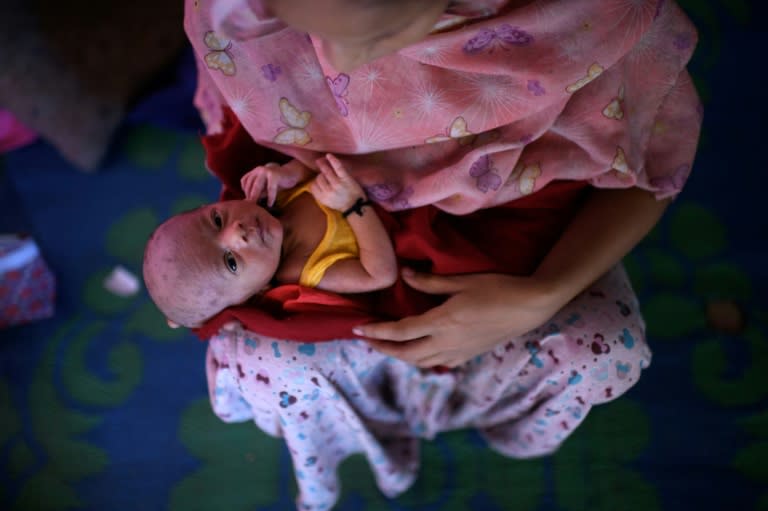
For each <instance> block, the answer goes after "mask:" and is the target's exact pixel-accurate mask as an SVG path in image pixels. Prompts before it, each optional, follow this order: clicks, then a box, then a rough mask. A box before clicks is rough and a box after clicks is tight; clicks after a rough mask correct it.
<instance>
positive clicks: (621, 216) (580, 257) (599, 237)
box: [534, 188, 669, 305]
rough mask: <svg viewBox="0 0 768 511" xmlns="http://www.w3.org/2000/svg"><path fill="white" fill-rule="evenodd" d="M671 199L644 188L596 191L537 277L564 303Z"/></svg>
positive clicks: (608, 264)
mask: <svg viewBox="0 0 768 511" xmlns="http://www.w3.org/2000/svg"><path fill="white" fill-rule="evenodd" d="M668 204H669V201H668V200H664V201H657V200H656V199H655V198H654V197H653V195H651V193H650V192H647V191H645V190H642V189H640V188H628V189H594V190H592V192H591V194H590V196H589V197H588V198H587V200H586V202H585V204H584V206H583V207H582V208H581V210H580V211H579V212H578V213H577V214H576V216H575V218H574V219H573V221H572V222H571V223H570V224H569V225H568V227H567V228H566V230H565V232H564V233H563V235H562V236H561V237H560V239H559V240H558V242H557V243H556V244H555V246H554V247H553V248H552V250H550V252H549V253H548V254H547V256H546V257H545V258H544V261H542V263H541V264H540V265H539V267H538V268H537V269H536V271H535V272H534V278H536V279H537V280H539V281H540V282H541V283H542V284H543V285H544V286H545V288H546V289H548V290H549V292H550V293H551V296H552V298H553V299H555V300H557V301H559V302H561V303H562V305H565V304H566V303H568V302H569V301H570V300H571V299H573V298H574V297H575V296H576V295H577V294H579V293H580V292H581V291H583V290H584V289H586V288H587V286H589V285H590V284H591V283H592V282H594V281H595V280H597V279H598V278H599V277H601V276H602V275H603V274H605V273H606V272H607V271H608V270H609V269H610V268H612V267H613V266H614V265H615V264H616V263H618V262H619V261H620V260H621V259H622V258H623V257H624V256H625V255H626V254H627V253H629V251H630V250H632V249H633V248H634V247H635V245H637V243H639V242H640V240H642V239H643V238H644V237H645V236H646V235H647V234H648V232H650V230H651V229H652V228H653V226H654V225H656V223H657V222H658V221H659V219H660V218H661V215H662V214H663V213H664V210H665V209H666V207H667V205H668Z"/></svg>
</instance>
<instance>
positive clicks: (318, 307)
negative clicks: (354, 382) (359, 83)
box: [195, 112, 588, 342]
mask: <svg viewBox="0 0 768 511" xmlns="http://www.w3.org/2000/svg"><path fill="white" fill-rule="evenodd" d="M203 145H204V146H205V149H206V153H207V164H208V167H209V168H210V170H211V171H212V172H213V173H214V174H215V175H216V176H218V177H219V178H220V179H221V181H222V184H223V187H222V193H221V199H222V200H230V199H241V198H244V195H243V191H242V189H241V188H240V178H241V176H242V175H243V174H245V173H246V172H248V171H249V170H251V169H252V168H253V167H255V166H257V165H262V164H264V163H267V162H270V161H276V162H285V161H286V160H287V157H286V156H285V155H282V154H280V153H276V152H274V151H272V150H270V149H267V148H264V147H261V146H259V145H258V144H256V143H255V142H253V140H252V139H251V137H250V136H249V135H248V133H247V132H246V131H245V130H244V129H243V128H242V127H241V126H240V123H239V122H238V121H237V118H236V117H235V116H234V115H232V114H231V112H228V113H227V123H226V129H225V131H224V132H223V133H222V134H220V135H215V136H207V137H203ZM587 192H588V185H587V184H586V183H584V182H580V181H556V182H553V183H550V184H549V185H548V186H546V187H545V188H544V189H542V190H540V191H538V192H536V193H535V194H533V195H530V196H528V197H524V198H521V199H517V200H515V201H512V202H509V203H507V204H503V205H501V206H496V207H494V208H491V209H485V210H480V211H477V212H475V213H472V214H469V215H465V216H452V215H448V214H447V213H445V212H443V211H442V210H440V209H437V208H435V207H432V206H426V207H420V208H415V209H410V210H406V211H397V212H388V211H385V210H383V209H382V208H379V207H376V212H377V213H378V214H379V216H380V217H381V219H382V222H383V223H384V226H385V227H386V229H387V231H388V232H389V234H390V237H391V238H392V242H393V244H394V247H395V254H396V255H397V259H398V263H399V264H400V265H401V266H408V267H411V268H413V269H414V270H417V271H424V272H430V273H435V274H442V275H458V274H466V273H506V274H512V275H530V274H531V273H532V272H533V271H534V270H535V269H536V266H537V265H538V264H539V262H540V261H541V260H542V259H543V258H544V256H545V255H546V254H547V252H548V251H549V249H550V248H551V247H552V245H553V244H554V243H555V241H556V240H557V239H558V237H559V236H560V234H561V233H562V231H563V230H564V229H565V227H566V226H567V225H568V222H569V221H570V219H571V218H572V216H573V214H574V213H575V211H576V209H577V208H578V206H579V204H580V203H581V201H582V199H583V197H584V195H585V194H586V193H587ZM445 298H446V297H445V296H435V295H428V294H425V293H421V292H419V291H416V290H414V289H412V288H410V287H408V286H407V285H406V284H405V283H404V281H403V280H402V278H400V279H398V281H397V282H396V283H395V285H394V286H392V287H391V288H388V289H385V290H382V291H376V292H373V293H366V294H363V295H339V294H336V293H330V292H326V291H321V290H317V289H311V288H306V287H303V286H300V285H298V284H289V285H282V286H278V287H276V288H274V289H272V290H270V291H268V292H267V293H266V294H264V295H263V296H262V297H260V298H259V299H258V300H256V299H254V300H251V301H250V302H248V303H246V304H243V305H239V306H236V307H230V308H228V309H226V310H224V311H222V312H221V313H219V314H218V315H216V316H215V317H213V318H212V319H210V320H209V321H208V322H207V323H206V324H205V325H203V326H202V327H200V328H198V329H196V330H195V332H196V333H197V334H198V335H199V336H200V337H201V338H203V339H207V338H209V337H210V336H212V335H214V334H215V333H216V332H218V330H219V328H220V327H221V326H222V325H224V324H225V323H226V322H228V321H232V320H238V321H240V322H241V323H243V325H244V326H245V327H246V328H247V329H248V330H251V331H253V332H256V333H258V334H261V335H265V336H268V337H275V338H278V339H292V340H296V341H304V342H307V341H313V342H317V341H328V340H333V339H340V338H352V337H354V335H353V334H352V328H353V327H355V326H356V325H360V324H363V323H368V322H372V321H379V320H385V319H399V318H403V317H406V316H410V315H414V314H420V313H422V312H425V311H427V310H429V309H431V308H432V307H435V306H436V305H439V304H440V303H441V302H442V301H444V300H445Z"/></svg>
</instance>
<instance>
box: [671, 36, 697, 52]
mask: <svg viewBox="0 0 768 511" xmlns="http://www.w3.org/2000/svg"><path fill="white" fill-rule="evenodd" d="M672 44H674V46H675V48H677V49H678V50H680V51H684V50H687V49H689V48H690V47H691V46H693V37H692V36H691V34H689V33H682V34H677V35H676V36H675V40H674V42H673V43H672Z"/></svg>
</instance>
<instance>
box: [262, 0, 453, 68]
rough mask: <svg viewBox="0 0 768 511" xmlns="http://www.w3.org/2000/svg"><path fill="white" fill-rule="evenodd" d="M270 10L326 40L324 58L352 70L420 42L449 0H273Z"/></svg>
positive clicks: (270, 2)
mask: <svg viewBox="0 0 768 511" xmlns="http://www.w3.org/2000/svg"><path fill="white" fill-rule="evenodd" d="M267 4H268V6H269V8H270V11H271V12H272V13H273V14H274V15H275V16H277V17H278V18H280V19H282V20H283V21H284V22H285V23H287V24H288V25H290V26H292V27H294V28H295V29H297V30H301V31H304V32H309V33H310V34H312V35H313V36H315V37H317V38H318V39H319V40H320V41H321V42H322V49H323V53H324V55H325V57H326V58H327V59H328V60H329V61H330V62H331V64H332V65H333V66H334V67H335V68H336V69H337V70H339V71H351V70H354V69H355V68H357V67H360V66H361V65H363V64H365V63H367V62H370V61H372V60H375V59H377V58H379V57H382V56H384V55H388V54H390V53H393V52H395V51H397V50H399V49H401V48H405V47H406V46H409V45H411V44H413V43H417V42H419V41H421V40H422V39H423V38H424V37H425V36H426V35H427V34H429V32H430V31H431V30H432V28H433V27H434V25H435V23H436V22H437V21H438V20H439V19H440V15H441V14H442V13H443V12H444V11H445V8H446V6H447V5H448V1H447V0H445V1H442V0H401V1H391V0H390V1H381V2H355V1H353V0H269V1H268V2H267Z"/></svg>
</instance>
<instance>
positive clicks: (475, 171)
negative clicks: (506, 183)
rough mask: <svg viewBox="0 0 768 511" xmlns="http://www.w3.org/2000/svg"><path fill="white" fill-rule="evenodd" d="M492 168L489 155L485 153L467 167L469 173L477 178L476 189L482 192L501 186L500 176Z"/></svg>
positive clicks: (494, 189)
mask: <svg viewBox="0 0 768 511" xmlns="http://www.w3.org/2000/svg"><path fill="white" fill-rule="evenodd" d="M495 170H496V169H494V168H493V162H491V157H490V156H488V155H487V154H486V155H485V156H481V157H480V158H478V159H477V160H476V161H475V163H473V164H472V166H471V167H470V168H469V175H470V176H472V177H474V178H475V179H476V180H477V189H478V190H480V191H481V192H483V193H488V190H493V191H496V190H498V189H499V187H500V186H501V176H499V175H498V174H497V173H496V172H495Z"/></svg>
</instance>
